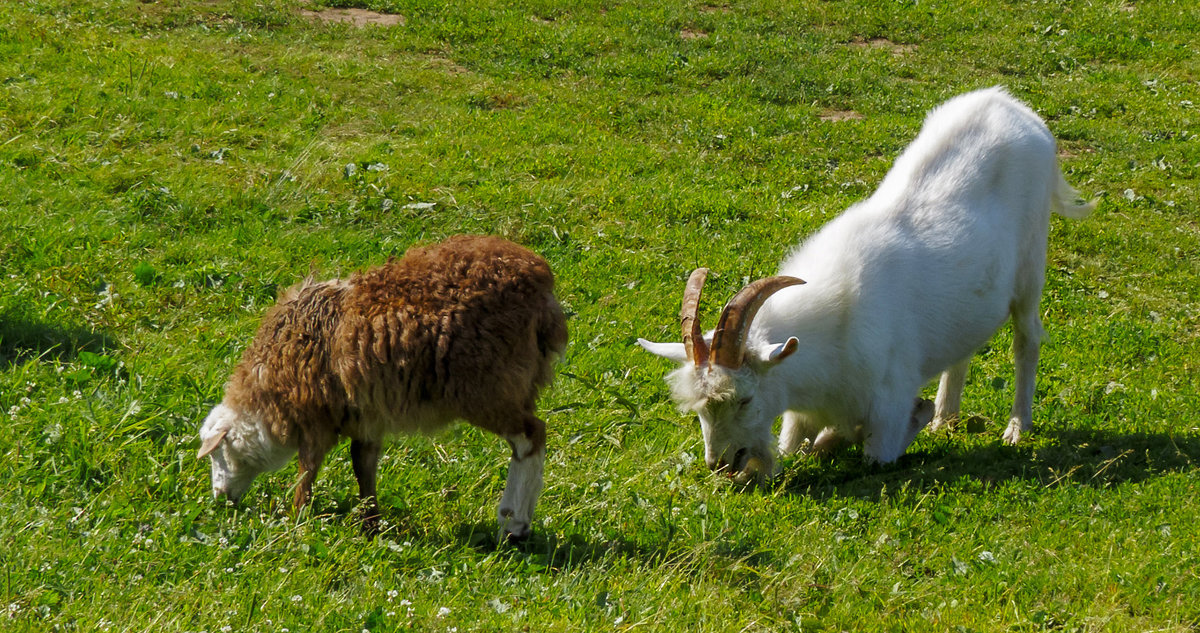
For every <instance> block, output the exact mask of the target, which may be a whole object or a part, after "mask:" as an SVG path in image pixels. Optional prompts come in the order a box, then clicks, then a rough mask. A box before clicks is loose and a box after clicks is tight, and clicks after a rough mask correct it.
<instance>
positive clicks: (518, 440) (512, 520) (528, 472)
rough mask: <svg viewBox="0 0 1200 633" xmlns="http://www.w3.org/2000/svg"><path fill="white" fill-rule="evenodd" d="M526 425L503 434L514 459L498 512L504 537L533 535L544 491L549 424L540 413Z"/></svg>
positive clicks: (509, 469)
mask: <svg viewBox="0 0 1200 633" xmlns="http://www.w3.org/2000/svg"><path fill="white" fill-rule="evenodd" d="M523 426H524V430H523V432H521V433H514V434H507V435H504V436H503V437H504V439H506V440H508V443H509V445H510V446H511V447H512V458H511V459H510V460H509V462H508V480H507V481H506V482H505V485H504V496H503V497H502V498H501V499H500V509H499V511H498V512H497V521H498V523H499V526H500V532H499V537H500V539H501V540H503V539H509V540H515V541H520V540H524V539H526V538H528V537H529V534H530V532H531V530H532V526H533V510H534V508H535V507H536V506H537V501H538V495H540V494H541V492H542V477H543V470H544V468H545V463H546V425H545V424H544V423H543V422H542V421H541V420H540V419H538V418H537V417H536V416H533V415H529V416H528V417H527V418H526V419H525V423H524V425H523Z"/></svg>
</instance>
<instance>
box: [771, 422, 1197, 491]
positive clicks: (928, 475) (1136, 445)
mask: <svg viewBox="0 0 1200 633" xmlns="http://www.w3.org/2000/svg"><path fill="white" fill-rule="evenodd" d="M1037 433H1038V434H1039V435H1040V436H1041V438H1042V439H1040V440H1039V439H1037V438H1036V437H1035V438H1034V439H1033V440H1032V441H1028V442H1026V443H1023V444H1018V445H1017V446H1008V445H1004V444H1001V443H1000V442H999V441H998V440H997V441H996V443H994V444H989V445H987V446H981V447H972V448H962V447H956V445H955V443H954V441H953V436H946V438H947V439H944V440H943V439H939V440H937V441H936V444H934V445H933V446H930V447H927V448H924V449H919V450H913V451H912V452H910V453H908V454H906V455H904V456H903V457H902V458H901V459H900V460H898V461H897V462H896V463H895V464H888V465H885V466H879V465H868V464H864V463H862V459H861V453H860V452H858V451H853V452H847V453H844V454H842V455H839V456H836V457H834V458H832V459H824V460H821V461H819V462H815V463H812V464H810V465H800V463H799V462H796V461H792V462H791V466H790V467H789V468H785V470H784V474H783V476H782V477H781V478H780V479H779V481H777V482H776V485H777V486H778V487H779V488H781V489H782V490H783V492H785V493H786V494H803V495H809V496H812V497H816V498H833V497H857V498H862V499H869V500H879V498H880V496H881V495H883V494H885V491H886V490H897V489H900V488H902V487H905V486H907V487H908V488H909V489H910V490H917V491H924V490H934V489H938V488H940V487H943V486H948V485H955V482H962V481H964V480H967V481H974V482H978V483H979V484H981V485H982V487H983V489H984V490H990V489H992V488H993V487H995V486H996V485H998V484H1000V483H1003V482H1005V481H1013V480H1025V481H1030V482H1036V483H1037V484H1040V485H1042V486H1046V487H1056V486H1068V485H1069V486H1093V487H1096V488H1109V487H1112V486H1117V485H1120V484H1123V483H1136V482H1139V481H1145V480H1148V479H1153V478H1156V477H1161V476H1164V475H1167V474H1170V473H1178V472H1187V471H1190V470H1193V469H1195V468H1197V465H1198V464H1200V436H1196V435H1194V434H1186V433H1179V434H1176V435H1169V434H1165V433H1118V432H1112V431H1103V430H1096V429H1046V430H1041V431H1037ZM798 459H804V458H798Z"/></svg>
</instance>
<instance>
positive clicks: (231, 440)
mask: <svg viewBox="0 0 1200 633" xmlns="http://www.w3.org/2000/svg"><path fill="white" fill-rule="evenodd" d="M294 452H295V449H290V450H289V449H287V448H286V447H284V446H283V445H281V444H280V443H278V442H277V441H275V440H274V438H272V437H271V435H270V433H268V432H267V430H266V427H265V426H264V425H262V424H260V423H257V422H256V421H255V420H251V419H248V417H247V416H245V415H243V414H240V413H238V412H237V411H235V410H234V409H233V408H231V407H228V406H226V405H224V404H219V405H217V406H215V407H213V410H212V411H211V412H210V413H209V414H208V417H207V418H206V419H205V420H204V425H203V426H202V427H200V450H199V451H198V452H197V453H196V458H197V459H203V458H204V457H205V456H207V457H209V458H211V460H212V490H213V497H216V498H220V497H225V498H227V499H229V500H230V501H233V502H234V503H237V502H238V501H240V500H241V498H242V495H244V494H245V493H246V490H247V489H248V488H249V487H250V484H251V483H252V482H253V481H254V478H255V477H257V476H258V475H259V473H263V472H266V471H269V470H275V469H277V468H279V467H280V466H282V465H283V464H284V463H285V462H286V461H287V460H288V459H289V458H290V457H291V455H292V454H293V453H294Z"/></svg>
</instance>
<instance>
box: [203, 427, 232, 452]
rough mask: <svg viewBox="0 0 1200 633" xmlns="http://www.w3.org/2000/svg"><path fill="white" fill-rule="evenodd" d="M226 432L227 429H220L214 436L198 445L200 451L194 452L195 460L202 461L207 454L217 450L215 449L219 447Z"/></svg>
mask: <svg viewBox="0 0 1200 633" xmlns="http://www.w3.org/2000/svg"><path fill="white" fill-rule="evenodd" d="M228 432H229V429H221V430H220V431H219V432H218V433H217V434H216V435H210V436H208V439H207V440H204V443H203V444H201V445H200V450H199V451H197V452H196V459H203V458H204V457H205V456H206V455H208V454H209V453H211V452H213V451H215V450H217V447H218V446H220V445H221V440H224V439H225V434H226V433H228Z"/></svg>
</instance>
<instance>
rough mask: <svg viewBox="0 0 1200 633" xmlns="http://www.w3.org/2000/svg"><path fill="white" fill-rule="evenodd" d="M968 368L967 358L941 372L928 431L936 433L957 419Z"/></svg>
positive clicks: (969, 359) (968, 359)
mask: <svg viewBox="0 0 1200 633" xmlns="http://www.w3.org/2000/svg"><path fill="white" fill-rule="evenodd" d="M970 366H971V358H970V357H967V359H966V360H964V361H962V362H960V363H956V364H954V365H951V366H950V368H949V369H947V370H946V371H944V372H942V378H941V380H940V381H939V382H938V390H937V397H936V399H935V400H934V408H933V421H932V422H930V423H929V430H930V431H936V430H938V429H940V428H942V426H944V425H946V424H947V423H950V422H953V421H954V420H956V419H957V418H958V413H959V410H960V409H961V408H962V393H963V384H964V383H966V381H967V369H969V368H970Z"/></svg>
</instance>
